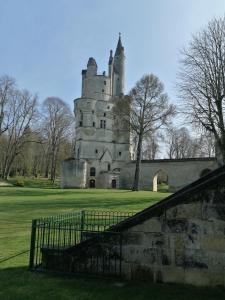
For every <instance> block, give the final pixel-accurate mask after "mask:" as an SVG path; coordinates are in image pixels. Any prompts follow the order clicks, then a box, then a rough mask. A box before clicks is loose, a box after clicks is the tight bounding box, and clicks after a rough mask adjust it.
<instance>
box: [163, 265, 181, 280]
mask: <svg viewBox="0 0 225 300" xmlns="http://www.w3.org/2000/svg"><path fill="white" fill-rule="evenodd" d="M162 280H163V282H168V283H170V282H173V283H183V282H184V269H183V268H181V267H177V266H163V268H162Z"/></svg>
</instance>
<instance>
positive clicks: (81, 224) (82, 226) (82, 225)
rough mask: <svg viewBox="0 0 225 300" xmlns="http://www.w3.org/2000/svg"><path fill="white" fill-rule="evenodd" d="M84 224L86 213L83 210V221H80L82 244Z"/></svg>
mask: <svg viewBox="0 0 225 300" xmlns="http://www.w3.org/2000/svg"><path fill="white" fill-rule="evenodd" d="M84 224H85V211H84V210H82V211H81V220H80V240H81V242H82V240H83V234H82V232H83V230H84Z"/></svg>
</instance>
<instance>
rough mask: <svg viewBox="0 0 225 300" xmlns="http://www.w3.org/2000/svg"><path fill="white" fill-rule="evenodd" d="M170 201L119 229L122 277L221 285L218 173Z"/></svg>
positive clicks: (224, 228) (224, 242) (221, 187)
mask: <svg viewBox="0 0 225 300" xmlns="http://www.w3.org/2000/svg"><path fill="white" fill-rule="evenodd" d="M206 177H207V176H206ZM201 184H202V186H201ZM174 196H175V198H174ZM174 196H173V197H171V198H170V199H169V201H168V200H164V204H163V202H162V204H161V207H160V205H159V204H157V205H156V206H155V207H152V209H151V208H149V209H147V211H146V212H145V211H144V213H143V216H142V215H141V214H142V213H140V216H139V217H138V216H134V217H133V218H131V219H134V222H135V219H136V224H134V225H132V224H130V225H129V224H128V223H129V222H130V223H132V220H130V221H129V222H127V224H124V225H122V226H121V228H120V230H121V231H122V232H123V251H122V253H123V258H122V270H123V275H124V277H126V278H129V279H147V280H152V281H155V282H176V283H188V284H194V285H210V286H214V285H222V286H224V279H225V277H224V276H225V172H224V170H223V174H221V176H220V177H218V178H217V180H216V178H214V180H213V182H212V180H210V177H208V180H205V181H203V182H202V181H201V180H200V182H199V184H197V185H196V186H194V188H192V189H190V191H185V192H184V194H183V195H182V193H181V195H179V194H178V198H177V199H176V194H175V195H174ZM163 206H164V207H163ZM151 211H152V213H151ZM148 214H149V217H148V218H147V215H148ZM144 215H145V217H144ZM150 215H152V217H151V216H150ZM143 217H144V218H145V219H146V218H147V219H146V220H144V221H143V222H142V221H141V219H142V218H143ZM124 226H125V227H126V226H130V227H129V228H127V229H122V228H123V227H124Z"/></svg>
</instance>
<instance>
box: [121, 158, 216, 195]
mask: <svg viewBox="0 0 225 300" xmlns="http://www.w3.org/2000/svg"><path fill="white" fill-rule="evenodd" d="M217 167H218V164H217V161H216V159H215V158H188V159H157V160H152V161H148V160H146V161H142V163H141V168H140V184H139V185H140V189H141V190H154V191H155V189H153V181H154V177H155V176H157V174H158V173H159V172H160V171H162V172H163V173H165V174H167V176H168V185H169V190H170V191H171V192H175V191H178V190H179V189H181V188H183V187H184V186H185V185H188V184H189V183H191V182H193V181H195V180H197V179H198V178H200V177H201V173H202V171H203V170H206V169H208V170H211V171H212V170H215V169H216V168H217ZM134 171H135V162H134V161H133V162H132V161H130V162H129V163H127V164H125V165H124V167H123V168H122V170H121V175H120V176H121V188H125V189H130V188H131V186H132V183H133V178H134ZM156 191H157V189H156Z"/></svg>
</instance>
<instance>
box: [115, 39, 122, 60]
mask: <svg viewBox="0 0 225 300" xmlns="http://www.w3.org/2000/svg"><path fill="white" fill-rule="evenodd" d="M123 51H124V47H123V45H122V42H121V36H120V35H119V40H118V43H117V47H116V52H115V56H119V55H120V54H122V53H123Z"/></svg>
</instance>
